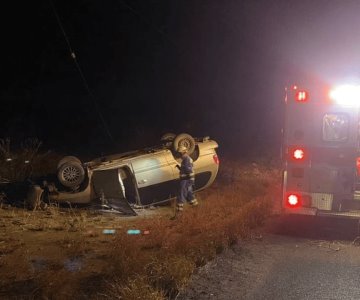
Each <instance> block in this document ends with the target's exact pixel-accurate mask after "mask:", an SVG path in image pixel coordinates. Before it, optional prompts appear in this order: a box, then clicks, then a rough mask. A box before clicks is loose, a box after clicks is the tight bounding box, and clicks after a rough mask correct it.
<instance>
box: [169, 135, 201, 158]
mask: <svg viewBox="0 0 360 300" xmlns="http://www.w3.org/2000/svg"><path fill="white" fill-rule="evenodd" d="M180 146H184V147H186V148H187V149H188V153H189V155H191V154H192V153H193V152H194V150H195V146H196V145H195V140H194V138H193V137H192V136H191V135H190V134H187V133H181V134H179V135H177V136H176V137H175V139H174V142H173V147H174V150H175V151H177V149H178V148H179V147H180Z"/></svg>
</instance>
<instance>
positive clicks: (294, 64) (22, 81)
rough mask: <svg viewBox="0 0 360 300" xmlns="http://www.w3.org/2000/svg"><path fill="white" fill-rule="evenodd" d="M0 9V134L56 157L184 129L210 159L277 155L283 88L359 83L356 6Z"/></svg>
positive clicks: (129, 3)
mask: <svg viewBox="0 0 360 300" xmlns="http://www.w3.org/2000/svg"><path fill="white" fill-rule="evenodd" d="M52 4H53V5H54V7H55V8H56V13H57V14H58V17H59V19H60V20H61V25H62V27H63V29H64V32H65V35H66V37H65V35H64V33H63V32H62V30H61V28H60V26H59V23H58V22H57V18H56V14H55V12H54V10H53V8H52ZM2 11H3V14H4V15H5V16H6V18H3V20H2V22H3V26H2V27H3V35H2V50H3V51H5V55H4V54H3V55H2V65H1V70H2V84H1V86H0V96H1V113H0V117H1V120H2V122H1V123H2V126H1V127H0V137H2V138H5V137H9V138H10V139H11V140H12V141H14V142H15V143H16V142H19V141H21V140H23V139H25V138H28V137H37V138H39V139H40V140H41V141H43V143H44V146H43V147H44V148H46V149H52V150H53V151H56V152H61V153H64V154H65V153H66V154H75V155H80V156H81V155H87V156H93V157H95V156H98V155H100V154H103V153H116V152H119V151H127V150H132V149H134V148H138V147H144V146H149V145H153V144H156V143H158V141H159V139H160V137H161V135H162V134H163V133H166V132H175V133H181V132H188V133H190V134H192V135H194V136H204V135H209V136H211V137H212V138H214V139H215V140H217V141H218V142H219V144H220V148H219V151H221V152H222V153H238V154H239V155H246V154H248V153H253V154H261V153H272V154H274V155H277V154H278V150H279V148H280V138H281V134H280V129H281V123H282V102H283V96H284V87H285V86H286V85H288V84H292V83H295V82H298V81H300V82H301V81H302V80H303V79H304V78H307V79H309V78H310V79H311V80H321V81H326V82H329V83H336V82H338V81H341V82H343V80H345V79H346V80H354V79H355V80H357V79H358V78H359V76H360V72H359V70H360V69H359V67H360V35H359V28H360V18H359V17H358V16H359V12H360V1H346V0H343V1H335V0H333V1H331V0H327V1H325V0H313V1H307V0H305V1H291V0H277V1H276V0H274V1H267V0H259V1H250V0H246V1H240V0H237V1H230V0H222V1H220V0H217V1H215V0H201V1H200V0H193V1H189V0H181V1H169V0H164V1H160V0H142V1H140V0H126V1H122V0H106V1H90V0H77V1H75V0H74V1H69V0H68V1H59V0H58V1H56V0H52V1H49V0H39V1H12V4H11V7H10V6H9V5H8V6H6V7H3V8H2ZM66 39H68V41H69V42H70V46H71V48H72V50H73V52H74V53H75V55H76V61H75V60H74V59H73V58H72V56H71V52H70V49H69V44H68V43H67V41H66ZM76 62H77V64H78V65H77V64H76ZM80 71H81V72H80ZM84 79H85V80H84Z"/></svg>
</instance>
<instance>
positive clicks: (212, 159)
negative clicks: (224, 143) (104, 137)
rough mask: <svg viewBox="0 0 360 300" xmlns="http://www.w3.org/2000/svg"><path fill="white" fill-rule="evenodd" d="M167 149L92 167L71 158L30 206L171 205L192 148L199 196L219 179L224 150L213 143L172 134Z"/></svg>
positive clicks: (35, 192)
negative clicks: (183, 154) (183, 158)
mask: <svg viewBox="0 0 360 300" xmlns="http://www.w3.org/2000/svg"><path fill="white" fill-rule="evenodd" d="M161 141H162V144H161V145H160V146H156V147H150V148H146V149H143V150H137V151H132V152H127V153H122V154H116V155H111V156H106V157H100V158H97V159H94V160H92V161H90V162H87V163H81V161H80V160H79V159H78V158H76V157H74V156H66V157H64V158H63V159H61V160H60V161H59V163H58V168H57V179H56V180H54V181H53V182H50V181H47V180H46V181H43V183H42V184H41V185H38V186H36V185H34V186H32V187H31V189H30V191H29V194H28V196H27V202H28V203H31V205H32V206H33V207H35V206H37V205H38V204H39V203H40V202H41V201H45V202H47V201H49V202H54V201H55V202H59V203H62V202H63V203H64V202H66V203H78V204H85V203H91V202H93V201H97V200H100V201H101V202H102V203H104V202H107V201H111V202H112V203H114V202H116V201H118V202H126V203H128V204H130V205H132V204H133V205H138V206H147V205H154V204H158V203H162V202H166V201H168V200H170V199H172V198H174V197H176V193H177V191H178V179H179V171H178V169H177V168H176V165H177V164H179V161H180V156H179V154H178V153H177V152H176V149H178V147H179V146H180V145H184V146H185V147H187V148H188V150H189V154H190V156H191V157H192V158H193V160H194V171H195V174H196V175H195V189H194V190H195V191H199V190H202V189H204V188H206V187H208V186H210V185H211V184H212V183H213V181H214V180H215V178H216V175H217V172H218V168H219V159H218V156H217V154H216V148H217V147H218V144H217V143H216V142H215V141H213V140H211V139H210V138H209V137H204V138H193V137H192V136H190V135H189V134H185V133H183V134H179V135H177V136H176V135H174V134H166V135H164V136H163V138H162V139H161Z"/></svg>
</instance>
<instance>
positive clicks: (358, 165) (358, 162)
mask: <svg viewBox="0 0 360 300" xmlns="http://www.w3.org/2000/svg"><path fill="white" fill-rule="evenodd" d="M356 170H357V176H358V177H360V157H357V158H356Z"/></svg>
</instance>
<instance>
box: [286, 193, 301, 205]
mask: <svg viewBox="0 0 360 300" xmlns="http://www.w3.org/2000/svg"><path fill="white" fill-rule="evenodd" d="M286 206H287V207H290V208H296V207H300V206H301V197H300V195H299V194H295V193H294V194H289V195H287V197H286Z"/></svg>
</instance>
